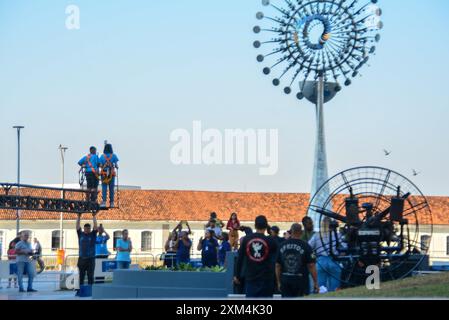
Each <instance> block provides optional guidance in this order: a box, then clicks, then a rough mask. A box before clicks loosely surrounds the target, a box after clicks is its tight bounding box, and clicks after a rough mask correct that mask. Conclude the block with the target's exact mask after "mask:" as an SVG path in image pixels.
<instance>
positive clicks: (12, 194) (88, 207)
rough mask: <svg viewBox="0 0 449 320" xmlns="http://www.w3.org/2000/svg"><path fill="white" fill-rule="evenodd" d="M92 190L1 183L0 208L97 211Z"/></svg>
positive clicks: (69, 211) (68, 211) (72, 211)
mask: <svg viewBox="0 0 449 320" xmlns="http://www.w3.org/2000/svg"><path fill="white" fill-rule="evenodd" d="M91 199H92V196H91V192H89V191H86V190H72V189H60V188H46V187H38V186H30V185H17V184H11V183H0V210H26V211H46V212H58V213H59V212H64V213H80V214H83V213H96V212H98V211H99V210H100V207H99V205H98V203H97V202H96V201H92V200H91Z"/></svg>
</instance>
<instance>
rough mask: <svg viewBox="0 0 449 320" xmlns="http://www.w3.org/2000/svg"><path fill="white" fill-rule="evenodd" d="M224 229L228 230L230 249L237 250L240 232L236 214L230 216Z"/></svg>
mask: <svg viewBox="0 0 449 320" xmlns="http://www.w3.org/2000/svg"><path fill="white" fill-rule="evenodd" d="M226 229H228V230H229V243H230V244H231V248H233V249H234V250H237V249H238V242H239V230H240V221H239V219H238V218H237V213H235V212H233V213H232V214H231V217H230V218H229V221H228V224H227V226H226Z"/></svg>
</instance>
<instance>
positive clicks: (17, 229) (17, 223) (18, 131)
mask: <svg viewBox="0 0 449 320" xmlns="http://www.w3.org/2000/svg"><path fill="white" fill-rule="evenodd" d="M13 129H16V130H17V196H20V130H22V129H25V127H24V126H14V127H13ZM16 232H17V234H18V233H19V232H20V210H19V209H17V211H16Z"/></svg>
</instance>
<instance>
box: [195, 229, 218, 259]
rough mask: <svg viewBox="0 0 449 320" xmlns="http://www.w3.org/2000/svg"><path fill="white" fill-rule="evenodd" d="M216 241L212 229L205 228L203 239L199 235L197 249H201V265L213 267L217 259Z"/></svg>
mask: <svg viewBox="0 0 449 320" xmlns="http://www.w3.org/2000/svg"><path fill="white" fill-rule="evenodd" d="M217 248H218V241H217V239H215V237H214V232H213V231H212V230H209V229H206V231H205V235H204V239H203V237H201V239H200V242H199V243H198V248H197V249H198V251H201V263H202V264H203V267H208V268H210V267H215V266H216V265H218V260H217Z"/></svg>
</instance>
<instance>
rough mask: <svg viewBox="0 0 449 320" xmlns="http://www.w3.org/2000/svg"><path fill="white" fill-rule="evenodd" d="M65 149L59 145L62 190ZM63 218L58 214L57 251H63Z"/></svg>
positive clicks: (62, 185)
mask: <svg viewBox="0 0 449 320" xmlns="http://www.w3.org/2000/svg"><path fill="white" fill-rule="evenodd" d="M67 149H68V148H67V147H63V146H62V144H60V145H59V151H60V152H61V177H62V184H61V189H64V184H65V170H64V163H65V161H64V160H65V152H66V151H67ZM63 197H64V190H62V191H61V198H63ZM63 222H64V217H63V213H62V212H61V213H60V214H59V240H60V241H59V249H64V225H63Z"/></svg>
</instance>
